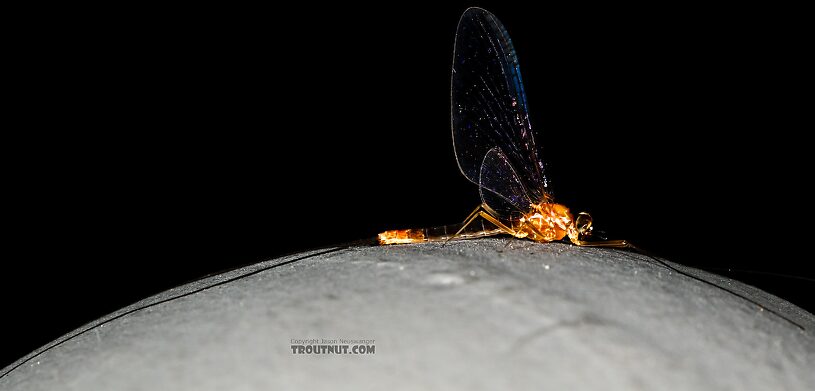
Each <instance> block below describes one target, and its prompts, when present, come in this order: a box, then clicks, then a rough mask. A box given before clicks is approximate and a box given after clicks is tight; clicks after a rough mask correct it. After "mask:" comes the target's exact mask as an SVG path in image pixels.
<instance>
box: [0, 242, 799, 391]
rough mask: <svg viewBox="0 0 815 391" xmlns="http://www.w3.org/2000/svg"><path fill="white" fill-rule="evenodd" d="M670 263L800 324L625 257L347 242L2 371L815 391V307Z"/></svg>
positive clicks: (372, 383)
mask: <svg viewBox="0 0 815 391" xmlns="http://www.w3.org/2000/svg"><path fill="white" fill-rule="evenodd" d="M672 265H673V264H672ZM673 266H675V267H677V268H679V269H680V270H682V271H685V272H687V273H691V274H694V275H698V276H700V277H702V278H705V279H707V280H710V281H712V282H715V283H717V284H720V285H723V286H727V287H728V288H729V289H732V290H734V291H736V292H738V293H739V294H742V295H744V296H748V297H750V298H752V299H753V300H756V301H759V302H761V303H762V304H764V305H765V306H766V307H767V308H769V309H772V310H774V311H778V312H780V313H782V314H784V316H786V317H788V318H790V319H792V320H793V321H794V322H796V323H799V324H801V325H803V326H804V327H805V328H806V330H800V329H798V328H796V327H795V326H794V325H792V324H791V323H790V322H788V321H786V320H784V319H782V318H780V317H778V316H776V315H774V314H772V313H770V312H768V311H762V310H761V308H759V307H757V306H756V305H754V304H751V303H750V302H748V301H746V300H744V299H742V298H739V297H736V296H734V295H732V294H730V293H727V292H725V291H722V290H720V289H717V288H715V287H712V286H710V285H707V284H704V283H701V282H698V281H696V280H693V279H691V278H688V277H686V276H683V275H680V274H678V273H676V272H674V271H672V270H670V269H668V268H666V267H664V266H661V265H658V264H656V263H655V262H653V261H652V260H650V259H649V258H648V257H645V256H642V255H637V254H632V253H624V252H620V251H617V250H608V249H590V248H578V247H574V246H569V245H564V244H536V243H531V242H525V241H519V240H511V239H503V240H502V239H482V240H474V241H462V242H451V243H449V244H447V245H444V246H443V245H439V244H421V245H407V246H391V247H355V248H349V249H329V250H323V251H315V252H311V253H304V254H300V255H295V256H290V257H284V258H280V259H276V260H271V261H268V262H264V263H260V264H256V265H253V266H250V267H247V268H243V269H239V270H235V271H232V272H229V273H226V274H222V275H217V276H213V277H210V278H206V279H203V280H201V281H198V282H195V283H192V284H189V285H185V286H182V287H178V288H176V289H173V290H170V291H167V292H164V293H162V294H159V295H157V296H154V297H151V298H148V299H145V300H143V301H141V302H139V303H136V304H134V305H133V306H131V307H128V308H124V309H122V310H121V311H118V312H116V313H113V314H111V315H109V316H107V317H105V318H102V319H100V320H99V321H97V322H94V323H93V324H90V325H87V326H86V327H84V328H81V329H80V330H77V331H75V332H73V333H70V334H68V335H66V336H65V337H63V338H61V339H59V340H57V341H54V342H53V343H52V344H49V345H48V346H46V347H44V348H43V349H40V350H39V351H37V352H34V353H32V354H31V355H29V356H28V357H25V358H23V359H21V360H20V361H18V362H17V363H14V364H12V365H11V366H9V367H6V368H4V369H3V370H2V372H0V374H2V375H3V376H2V377H1V378H0V389H3V390H223V389H229V390H267V389H292V388H295V387H297V388H300V387H302V388H303V389H318V390H319V389H326V390H328V389H331V390H337V389H355V390H356V389H381V388H383V387H387V388H389V389H411V390H414V389H447V390H450V389H469V390H482V389H483V390H487V389H490V390H491V389H505V388H510V387H512V388H516V389H551V390H563V389H605V390H632V389H634V390H655V389H656V390H659V389H672V390H676V389H688V390H699V389H716V390H719V389H721V390H727V389H738V390H753V389H756V390H759V389H761V390H766V389H774V390H782V389H783V390H812V389H815V371H813V368H815V318H814V317H813V315H812V314H810V313H808V312H806V311H803V310H801V309H800V308H798V307H796V306H794V305H791V304H789V303H788V302H786V301H783V300H780V299H778V298H776V297H774V296H771V295H768V294H766V293H764V292H762V291H759V290H757V289H755V288H752V287H749V286H746V285H744V284H741V283H738V282H735V281H732V280H729V279H726V278H722V277H720V276H715V275H712V274H708V273H704V272H701V271H698V270H695V269H690V268H684V267H682V266H679V265H673ZM306 338H327V339H333V338H345V339H372V340H374V345H375V353H373V354H365V355H353V354H347V355H337V354H321V355H314V354H310V355H309V354H302V355H300V354H293V353H292V349H291V340H292V339H306Z"/></svg>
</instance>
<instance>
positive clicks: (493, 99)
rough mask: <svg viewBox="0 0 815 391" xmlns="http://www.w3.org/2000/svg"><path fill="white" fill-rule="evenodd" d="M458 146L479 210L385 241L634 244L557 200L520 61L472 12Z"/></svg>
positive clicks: (461, 47) (456, 108)
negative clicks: (596, 231)
mask: <svg viewBox="0 0 815 391" xmlns="http://www.w3.org/2000/svg"><path fill="white" fill-rule="evenodd" d="M451 97H452V98H451V103H452V105H451V117H452V130H453V149H454V150H455V155H456V160H457V161H458V166H459V169H461V173H462V174H464V176H465V177H466V178H467V179H468V180H470V181H471V182H473V183H475V184H476V185H478V188H479V191H480V193H481V205H479V206H478V207H477V208H476V209H475V210H474V211H473V212H472V213H471V214H470V215H469V216H468V217H467V218H466V219H465V221H464V222H463V223H461V224H457V225H447V226H442V227H435V228H425V229H403V230H392V231H386V232H383V233H380V234H379V243H380V244H404V243H416V242H428V241H447V240H457V239H471V238H480V237H485V236H493V235H500V234H509V235H512V236H514V237H516V238H526V239H531V240H534V241H536V242H552V241H556V240H563V239H564V238H566V237H568V238H569V240H570V241H571V242H572V243H573V244H576V245H579V246H604V247H628V246H629V245H628V243H627V242H626V241H624V240H612V241H608V240H592V220H591V216H590V215H589V214H588V213H585V212H581V213H579V214H578V215H577V216H576V217H575V216H574V215H572V213H571V212H570V211H569V209H568V208H567V207H566V206H564V205H561V204H558V203H555V202H554V197H553V196H552V193H551V191H550V188H549V182H548V181H547V179H546V176H545V175H544V164H543V161H542V160H541V159H540V156H539V151H538V149H537V148H538V147H537V144H536V143H535V137H534V134H533V131H532V126H531V124H530V122H529V110H528V107H527V103H526V94H525V93H524V86H523V81H522V80H521V72H520V69H519V67H518V58H517V56H516V54H515V49H514V48H513V46H512V42H511V41H510V39H509V34H508V33H507V30H506V29H505V28H504V26H503V25H502V24H501V22H500V21H498V19H497V18H496V17H495V16H494V15H493V14H491V13H489V12H488V11H486V10H484V9H481V8H469V9H467V11H465V12H464V14H463V15H462V16H461V20H460V21H459V23H458V29H457V31H456V41H455V48H454V54H453V76H452V86H451Z"/></svg>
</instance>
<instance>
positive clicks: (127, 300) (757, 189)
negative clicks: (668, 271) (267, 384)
mask: <svg viewBox="0 0 815 391" xmlns="http://www.w3.org/2000/svg"><path fill="white" fill-rule="evenodd" d="M516 3H517V2H513V3H508V4H504V5H500V6H496V5H486V6H487V7H488V8H489V9H490V10H491V11H492V12H493V13H495V14H496V15H497V16H498V17H499V18H500V19H501V20H502V21H503V23H504V24H505V25H506V26H507V28H508V30H509V32H510V34H511V35H512V38H513V40H514V43H515V47H516V49H517V51H518V54H519V57H520V62H521V70H522V73H523V77H524V81H525V85H526V91H527V95H528V100H529V106H530V110H531V119H532V123H533V125H534V127H535V128H536V129H537V131H538V144H539V145H542V149H543V156H544V158H545V160H546V161H547V162H548V164H549V166H550V167H549V172H548V174H549V176H550V177H551V179H552V181H553V183H554V186H555V194H556V196H557V200H558V201H559V202H561V203H564V204H567V205H569V206H570V207H571V208H572V210H574V211H580V210H586V211H589V212H591V213H592V214H593V216H594V218H595V222H596V224H597V225H598V226H599V227H600V228H601V229H604V230H606V231H608V232H610V233H611V234H612V236H613V237H615V238H625V239H629V240H631V241H633V242H634V243H636V244H639V245H640V246H641V247H644V248H646V249H648V250H651V251H653V252H655V253H657V254H659V255H662V256H665V257H667V258H669V259H671V260H674V261H677V262H680V263H683V264H688V265H696V266H699V267H704V268H715V269H725V270H718V272H719V273H722V274H725V275H728V276H732V277H735V278H738V279H741V280H744V281H746V282H748V283H750V284H753V285H756V286H759V287H761V288H763V289H765V290H767V291H770V292H772V293H775V294H777V295H779V296H781V297H784V298H786V299H788V300H790V301H792V302H794V303H796V304H798V305H799V306H802V307H804V308H807V309H809V310H810V311H812V310H814V309H815V302H813V300H812V298H811V297H810V295H809V292H811V289H812V283H811V281H807V280H806V278H809V279H811V278H813V277H815V276H814V275H813V272H812V267H811V257H810V256H808V255H807V254H808V252H809V245H808V244H809V241H810V238H811V236H812V234H811V232H809V229H808V228H807V223H808V215H809V210H808V209H809V205H808V204H807V203H806V202H804V201H807V200H808V198H809V190H808V189H807V186H806V185H808V182H809V180H810V178H811V175H810V170H809V161H810V156H809V155H810V152H809V151H808V148H809V145H808V141H805V140H806V139H805V138H804V137H805V135H806V134H807V133H809V131H810V130H811V129H812V124H811V120H810V119H809V117H808V116H809V114H810V112H811V104H805V102H810V101H809V100H806V99H805V97H810V96H811V91H812V88H811V87H812V86H811V83H810V82H809V79H810V75H809V74H810V70H811V69H812V64H811V62H809V60H808V59H806V57H807V56H806V54H807V53H805V50H804V48H808V47H809V46H811V45H808V44H807V45H805V42H804V38H803V36H804V35H803V34H802V30H803V25H800V24H798V21H796V18H795V17H794V15H795V11H794V10H780V9H772V10H770V9H747V8H739V7H727V8H725V7H722V8H717V9H714V8H711V7H710V6H701V5H685V6H683V7H684V8H682V7H680V6H664V7H662V8H641V7H631V8H619V7H616V6H615V7H605V8H591V7H588V6H579V7H574V8H554V7H537V8H534V9H532V8H529V7H528V6H525V5H523V4H520V3H517V4H516ZM480 4H483V2H482V3H480ZM467 5H473V4H471V3H466V4H457V5H449V6H439V5H424V6H420V5H415V4H413V5H404V4H401V5H400V4H394V5H388V6H384V5H383V6H379V7H376V6H365V7H362V6H359V7H353V6H351V7H349V6H345V5H343V6H325V5H316V4H307V3H303V4H302V5H301V6H299V7H293V8H277V9H271V8H269V9H267V8H239V7H229V8H223V7H217V8H205V7H202V6H198V5H197V6H190V7H189V8H173V9H168V8H162V7H150V6H142V8H137V7H136V6H134V8H126V7H122V8H117V9H96V8H94V9H66V10H55V9H49V10H43V15H45V16H47V17H48V18H53V20H55V21H59V23H56V24H54V25H51V26H49V28H47V29H45V28H43V29H37V28H32V27H29V28H28V29H27V30H23V31H22V32H21V34H20V35H21V37H24V38H27V39H30V43H29V44H24V45H23V49H24V50H23V52H24V53H23V55H21V56H19V57H18V61H19V62H20V63H22V64H23V66H24V67H25V68H27V69H26V72H24V73H21V74H20V75H19V76H18V77H17V78H18V81H20V82H22V84H23V87H24V88H23V89H21V90H20V91H19V93H18V94H17V95H18V96H17V99H15V101H16V103H15V105H17V107H18V108H19V110H20V111H19V113H20V114H22V117H23V121H21V122H19V123H17V125H13V126H10V128H11V129H10V130H13V129H18V130H19V131H13V133H15V136H16V138H15V139H12V140H9V142H8V143H6V145H5V147H6V149H8V150H9V155H7V156H14V157H13V158H12V159H10V161H9V162H8V163H7V165H6V169H5V170H4V172H5V173H6V175H5V176H6V181H5V183H6V186H4V192H5V193H6V194H7V195H10V197H8V198H6V200H7V201H6V202H5V204H6V207H7V208H6V209H7V213H6V215H7V218H6V219H5V221H6V224H5V225H6V228H7V229H6V232H7V236H6V240H4V242H6V243H7V244H8V245H7V246H5V247H6V252H5V256H4V260H3V272H2V276H3V277H2V283H3V285H2V292H0V293H2V297H3V301H4V308H3V311H2V313H3V317H2V318H3V321H2V323H3V327H4V329H5V330H4V333H3V334H2V335H3V336H4V337H5V338H4V340H5V341H4V342H3V345H4V346H3V349H2V352H3V355H2V357H0V366H2V365H4V364H8V363H10V362H12V361H13V360H15V359H17V358H19V357H21V356H22V355H24V354H26V353H28V352H30V351H31V350H34V349H36V348H37V347H39V346H41V345H43V344H45V343H47V342H49V341H50V340H52V339H54V338H56V337H58V336H60V335H62V334H64V333H66V332H68V331H70V330H72V329H74V328H76V327H79V326H81V325H82V324H84V323H86V322H89V321H91V320H93V319H95V318H98V317H100V316H102V315H104V314H106V313H108V312H111V311H114V310H116V309H118V308H120V307H122V306H125V305H128V304H131V303H133V302H135V301H137V300H139V299H141V298H144V297H146V296H148V295H151V294H154V293H157V292H160V291H162V290H164V289H167V288H170V287H173V286H176V285H178V284H181V283H184V282H186V281H189V280H193V279H195V278H198V277H201V276H203V275H205V274H209V273H213V272H217V271H220V270H224V269H229V268H232V267H236V266H239V265H243V264H249V263H253V262H257V261H261V260H265V259H268V258H271V257H275V256H279V255H282V254H286V253H291V252H298V251H302V250H306V249H309V248H315V247H320V246H327V245H331V244H337V243H342V242H346V241H351V240H356V239H361V238H366V237H373V236H374V235H375V234H376V233H377V232H379V231H382V230H385V229H392V228H407V227H424V226H433V225H440V224H448V223H456V222H460V221H461V220H462V219H463V218H464V217H465V216H466V215H467V214H468V213H469V212H470V211H471V209H472V208H473V207H474V206H475V205H477V203H478V202H479V200H478V196H477V191H476V188H475V187H474V185H472V184H470V183H469V182H467V181H466V180H465V179H464V177H463V176H462V175H461V174H460V172H459V171H458V168H457V166H456V162H455V158H454V156H453V150H452V145H451V139H450V125H449V124H450V118H449V115H450V114H449V110H450V109H449V104H450V102H449V101H450V91H449V88H450V67H451V62H452V48H453V40H454V33H455V28H456V23H457V21H458V17H459V16H460V14H461V12H463V11H464V9H465V8H466V6H467ZM740 7H741V6H740ZM69 14H70V15H72V16H71V17H63V15H69ZM38 15H39V14H38ZM45 16H44V17H45ZM46 24H48V23H42V25H46ZM8 128H9V127H7V129H8ZM11 153H16V154H13V155H12V154H11ZM727 269H733V270H732V271H729V272H728V271H727ZM739 270H740V271H739ZM744 271H752V272H754V273H746V272H744ZM755 272H760V273H759V274H757V273H755ZM767 273H770V274H767ZM775 274H785V275H788V276H790V277H779V276H775Z"/></svg>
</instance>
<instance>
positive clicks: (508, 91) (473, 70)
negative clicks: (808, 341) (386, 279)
mask: <svg viewBox="0 0 815 391" xmlns="http://www.w3.org/2000/svg"><path fill="white" fill-rule="evenodd" d="M451 84H452V85H451V117H452V132H453V149H454V150H455V155H456V161H457V162H458V167H459V169H460V170H461V173H462V174H464V176H465V177H466V178H467V179H468V180H470V181H471V182H473V183H475V184H476V185H478V189H479V192H480V193H481V204H480V205H479V206H478V207H477V208H475V210H473V212H472V213H470V215H469V216H467V218H466V219H465V220H464V222H463V223H461V224H455V225H447V226H441V227H435V228H424V229H402V230H391V231H385V232H382V233H380V234H379V235H378V241H379V244H383V245H387V244H405V243H419V242H433V241H448V240H459V239H473V238H481V237H486V236H494V235H501V234H509V235H512V236H514V237H516V238H524V239H530V240H533V241H536V242H553V241H558V240H565V238H568V240H569V241H570V242H571V243H572V244H575V245H578V246H598V247H616V248H629V249H633V250H635V251H637V252H640V253H642V254H644V255H646V256H648V257H649V258H651V259H652V260H653V261H654V262H656V263H657V264H660V265H662V266H663V267H665V268H667V269H669V270H672V271H674V272H676V273H678V274H682V275H684V276H687V277H689V278H692V279H694V280H697V281H700V282H702V283H704V284H708V285H711V286H714V287H716V288H719V289H722V290H724V291H726V292H729V293H731V294H733V295H735V296H737V297H740V298H742V299H744V300H746V301H749V302H750V303H753V304H755V305H756V306H758V307H759V308H760V309H761V310H762V311H764V310H766V311H768V312H771V313H773V314H775V315H777V316H778V317H780V318H781V319H784V320H786V321H787V322H789V323H791V324H793V325H794V326H796V327H798V328H799V329H801V330H804V327H803V326H801V325H800V324H798V323H796V322H795V321H793V320H792V319H790V318H788V317H786V316H784V315H783V314H781V313H779V312H777V311H773V310H771V309H768V308H766V307H764V306H762V305H761V304H759V303H757V302H756V301H754V300H752V299H751V298H749V297H746V296H744V295H742V294H740V293H738V292H736V291H733V290H730V289H727V288H726V287H723V286H721V285H718V284H715V283H713V282H710V281H708V280H705V279H702V278H699V277H697V276H695V275H692V274H690V273H687V272H684V271H682V270H680V269H678V268H676V267H674V266H673V265H671V264H670V263H668V262H665V261H663V260H661V259H659V258H657V257H654V256H651V255H648V254H647V253H645V252H644V251H643V250H641V249H639V248H637V247H635V246H633V245H631V244H630V243H629V242H627V241H625V240H605V239H604V238H601V239H600V240H595V239H594V238H593V235H592V231H593V227H592V218H591V215H589V214H588V213H585V212H580V213H578V214H577V215H576V216H575V215H573V214H572V213H571V212H570V211H569V209H568V208H567V207H566V206H564V205H562V204H558V203H556V202H555V201H554V197H553V196H552V192H551V190H550V187H549V182H548V181H547V179H546V176H545V175H544V167H545V166H544V164H543V161H542V160H541V159H540V156H539V151H538V149H537V148H538V147H537V144H536V143H535V137H534V132H533V131H532V126H531V124H530V122H529V109H528V107H527V103H526V95H525V93H524V87H523V81H522V80H521V71H520V69H519V67H518V58H517V55H516V54H515V49H514V48H513V46H512V41H511V40H510V38H509V34H508V33H507V31H506V29H505V28H504V26H503V24H501V22H500V21H498V19H497V18H496V17H495V16H494V15H493V14H491V13H490V12H488V11H486V10H484V9H481V8H469V9H467V10H466V11H465V12H464V14H463V15H462V16H461V19H460V20H459V23H458V28H457V31H456V42H455V48H454V54H453V76H452V83H451Z"/></svg>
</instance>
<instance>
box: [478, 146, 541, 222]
mask: <svg viewBox="0 0 815 391" xmlns="http://www.w3.org/2000/svg"><path fill="white" fill-rule="evenodd" d="M478 183H479V190H480V191H481V202H483V203H485V204H487V205H489V207H490V208H492V209H493V210H495V211H496V212H498V213H499V214H500V215H501V217H510V216H512V215H513V214H516V213H522V212H526V211H528V210H529V204H530V203H531V200H530V198H529V195H528V193H527V192H526V190H525V188H524V185H523V184H522V183H521V179H520V177H518V173H517V172H515V169H514V168H512V164H510V162H509V159H508V158H507V156H506V155H505V154H504V153H503V152H502V151H501V150H500V149H499V148H497V147H496V148H493V149H490V150H489V151H488V152H487V155H486V156H484V160H483V162H482V163H481V173H480V174H479V180H478Z"/></svg>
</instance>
